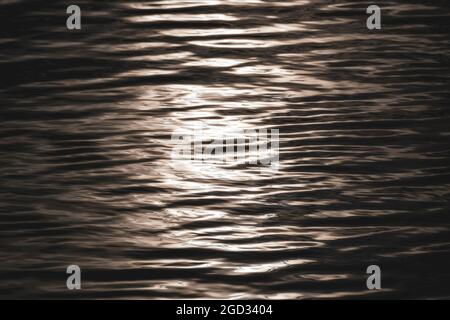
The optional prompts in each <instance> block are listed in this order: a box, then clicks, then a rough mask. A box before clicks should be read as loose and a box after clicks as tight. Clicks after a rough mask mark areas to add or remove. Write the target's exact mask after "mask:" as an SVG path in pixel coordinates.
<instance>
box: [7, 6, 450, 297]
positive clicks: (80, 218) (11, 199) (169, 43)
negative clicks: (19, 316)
mask: <svg viewBox="0 0 450 320" xmlns="http://www.w3.org/2000/svg"><path fill="white" fill-rule="evenodd" d="M74 2H75V1H74ZM0 4H1V6H0V12H1V13H0V15H1V19H0V34H1V36H0V47H1V50H0V70H1V86H0V97H1V108H0V118H1V127H0V147H1V154H0V164H1V165H0V176H1V189H0V194H1V196H0V210H1V214H0V229H1V233H0V237H1V240H0V246H1V247H0V261H1V262H0V296H1V297H6V298H293V299H298V298H300V299H301V298H355V297H357V298H361V297H363V298H370V297H374V298H393V297H396V298H425V297H426V298H445V297H446V298H449V297H450V287H449V285H448V284H449V283H450V259H449V252H450V229H449V227H450V219H449V214H450V212H449V208H450V206H449V196H450V161H449V160H450V144H449V139H450V137H449V135H450V126H449V120H450V117H449V116H450V114H449V111H448V110H449V101H450V96H449V84H450V58H449V57H450V56H449V53H450V45H449V42H450V23H449V16H450V8H449V6H448V1H447V0H442V1H426V2H425V1H378V4H379V5H380V6H381V7H382V26H383V29H382V30H380V31H369V30H367V28H366V18H367V14H366V12H365V10H366V8H367V6H368V5H369V4H371V3H369V2H363V1H356V0H355V1H353V0H335V1H331V0H322V1H319V0H314V1H308V0H295V1H294V0H291V1H263V0H239V1H237V0H211V1H209V0H191V1H181V0H177V1H175V0H173V1H169V0H166V1H126V2H125V1H108V2H106V1H97V2H94V1H81V0H79V1H76V4H78V5H79V6H80V7H81V9H82V14H83V18H82V27H83V29H82V30H81V31H76V32H70V31H68V30H67V29H66V18H67V15H66V12H65V11H66V7H67V6H68V5H69V4H72V3H66V2H64V1H56V2H53V3H49V1H47V2H44V1H32V2H30V1H13V0H8V1H0ZM199 126H206V127H207V128H212V129H213V130H218V131H222V130H226V129H227V128H230V127H232V128H235V127H245V128H254V129H259V128H268V129H270V128H277V129H279V130H280V168H279V172H278V173H271V174H264V173H261V172H260V170H258V169H255V168H254V167H249V166H239V167H236V166H234V167H227V166H210V165H206V164H203V165H202V164H199V165H192V164H186V165H174V164H173V161H172V160H171V157H170V153H171V148H172V145H171V143H170V136H171V134H172V132H174V131H175V130H177V129H178V128H184V127H199ZM71 264H76V265H79V266H80V267H81V268H82V287H83V289H82V290H80V291H69V290H67V288H66V276H67V275H66V267H67V266H68V265H71ZM371 264H376V265H379V266H380V267H381V270H382V287H383V290H381V291H369V290H367V288H366V277H367V275H366V273H365V271H366V268H367V266H368V265H371Z"/></svg>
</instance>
